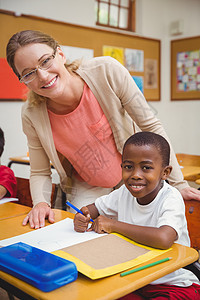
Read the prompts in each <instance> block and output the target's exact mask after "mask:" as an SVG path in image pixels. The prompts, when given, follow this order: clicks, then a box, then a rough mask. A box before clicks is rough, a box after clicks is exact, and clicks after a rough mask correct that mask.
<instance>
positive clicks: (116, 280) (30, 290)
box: [0, 205, 198, 300]
mask: <svg viewBox="0 0 200 300" xmlns="http://www.w3.org/2000/svg"><path fill="white" fill-rule="evenodd" d="M4 209H5V211H6V205H5V207H4ZM54 212H55V220H56V221H59V220H62V219H64V218H66V217H72V214H70V213H68V212H66V211H61V210H57V209H54ZM23 217H24V216H17V217H14V218H10V219H9V218H8V219H4V220H1V222H0V239H1V240H2V239H5V238H9V237H12V236H14V235H19V234H22V233H26V232H29V231H31V230H32V229H30V228H29V226H22V225H21V224H22V220H23ZM47 224H48V222H47V221H46V225H47ZM165 257H172V260H170V261H168V262H166V263H163V264H161V265H157V266H154V267H151V268H149V269H146V270H143V271H140V272H137V273H135V274H130V275H128V276H125V277H120V275H119V274H116V275H113V276H109V277H106V278H103V279H98V280H91V279H89V278H87V277H86V276H84V275H82V274H80V273H79V275H78V279H77V280H76V281H74V282H72V283H70V284H68V285H66V286H63V287H61V288H59V289H56V290H54V291H52V292H49V293H44V292H42V291H40V290H38V289H36V288H34V287H32V286H31V285H29V284H27V283H25V282H23V281H21V280H19V279H17V278H15V277H13V276H11V275H9V274H6V273H4V272H0V278H2V279H3V280H5V281H6V282H8V283H10V284H12V285H14V286H15V287H17V288H18V289H21V290H23V291H24V292H26V293H27V294H29V295H32V297H35V298H36V299H47V300H51V299H52V300H55V299H56V300H59V299H66V297H67V299H70V300H75V299H76V300H77V299H80V300H84V299H90V300H93V299H94V300H97V299H101V300H103V299H117V298H119V297H122V296H124V295H126V294H128V293H130V292H131V291H134V290H136V289H138V288H140V287H142V286H144V285H146V284H148V283H150V282H152V281H153V280H156V279H158V278H160V277H162V276H164V275H166V274H168V273H171V272H173V271H175V270H177V269H179V268H180V267H183V266H185V265H187V264H190V263H192V262H194V261H195V260H197V259H198V253H197V251H195V250H194V249H192V248H189V247H185V246H181V245H178V244H174V245H173V246H172V250H170V251H168V252H167V253H165V254H162V255H161V256H159V259H162V258H165ZM157 259H158V258H156V259H152V260H151V261H150V262H153V261H156V260H157Z"/></svg>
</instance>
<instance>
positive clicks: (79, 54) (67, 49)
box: [60, 45, 94, 62]
mask: <svg viewBox="0 0 200 300" xmlns="http://www.w3.org/2000/svg"><path fill="white" fill-rule="evenodd" d="M60 47H61V49H62V51H63V52H64V54H65V56H66V59H67V60H69V61H70V62H72V61H74V60H76V59H83V60H88V59H91V58H93V57H94V50H93V49H87V48H80V47H71V46H63V45H62V46H60Z"/></svg>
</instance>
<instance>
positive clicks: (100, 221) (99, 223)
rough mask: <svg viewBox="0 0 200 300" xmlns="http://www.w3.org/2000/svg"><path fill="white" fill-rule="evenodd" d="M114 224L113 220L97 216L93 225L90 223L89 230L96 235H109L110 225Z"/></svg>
mask: <svg viewBox="0 0 200 300" xmlns="http://www.w3.org/2000/svg"><path fill="white" fill-rule="evenodd" d="M114 222H115V220H113V219H109V218H107V217H104V216H99V217H98V218H97V219H95V221H94V223H92V226H91V228H90V230H94V231H95V232H97V233H105V232H107V233H111V232H112V224H113V223H114Z"/></svg>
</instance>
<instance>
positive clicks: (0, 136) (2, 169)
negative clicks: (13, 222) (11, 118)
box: [0, 128, 17, 201]
mask: <svg viewBox="0 0 200 300" xmlns="http://www.w3.org/2000/svg"><path fill="white" fill-rule="evenodd" d="M4 144H5V139H4V133H3V130H2V129H1V128H0V157H1V155H2V153H3V150H4ZM16 191H17V181H16V178H15V175H14V173H13V171H12V170H11V169H10V168H8V167H6V166H2V165H1V161H0V199H2V198H3V197H15V196H16ZM0 201H1V200H0Z"/></svg>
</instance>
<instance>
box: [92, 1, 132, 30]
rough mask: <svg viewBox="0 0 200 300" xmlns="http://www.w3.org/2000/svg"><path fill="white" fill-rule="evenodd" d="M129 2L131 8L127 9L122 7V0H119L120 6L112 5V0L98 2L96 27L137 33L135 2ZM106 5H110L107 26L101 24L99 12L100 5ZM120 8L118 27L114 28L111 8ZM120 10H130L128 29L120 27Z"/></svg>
mask: <svg viewBox="0 0 200 300" xmlns="http://www.w3.org/2000/svg"><path fill="white" fill-rule="evenodd" d="M128 1H129V6H128V7H125V6H123V5H121V0H119V3H118V4H115V3H112V2H111V0H107V1H105V0H96V2H97V11H96V14H97V15H96V25H97V26H103V27H107V28H114V29H120V30H126V31H131V32H135V9H136V8H135V2H136V1H135V0H128ZM101 3H104V4H107V5H108V20H107V24H105V23H104V24H103V23H100V22H99V11H100V4H101ZM111 6H114V7H118V17H117V25H118V26H113V25H110V7H111ZM120 9H127V10H128V22H127V27H126V28H125V27H120V26H119V21H120Z"/></svg>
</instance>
